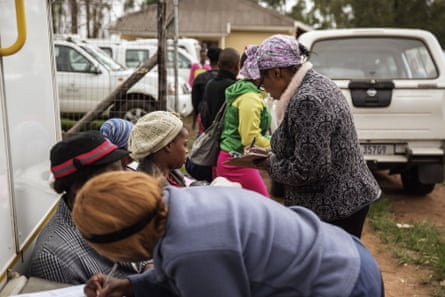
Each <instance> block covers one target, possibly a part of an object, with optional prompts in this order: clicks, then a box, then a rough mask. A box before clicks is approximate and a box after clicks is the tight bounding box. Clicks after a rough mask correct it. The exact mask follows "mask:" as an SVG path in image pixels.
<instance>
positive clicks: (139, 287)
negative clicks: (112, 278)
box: [128, 269, 178, 297]
mask: <svg viewBox="0 0 445 297" xmlns="http://www.w3.org/2000/svg"><path fill="white" fill-rule="evenodd" d="M128 279H129V280H130V282H131V285H132V286H133V291H134V296H135V297H144V296H150V297H178V295H176V294H174V293H173V292H172V291H171V288H170V287H169V285H168V283H167V282H160V281H158V280H157V279H156V273H155V270H154V269H150V270H147V271H145V272H144V273H140V274H134V275H129V276H128Z"/></svg>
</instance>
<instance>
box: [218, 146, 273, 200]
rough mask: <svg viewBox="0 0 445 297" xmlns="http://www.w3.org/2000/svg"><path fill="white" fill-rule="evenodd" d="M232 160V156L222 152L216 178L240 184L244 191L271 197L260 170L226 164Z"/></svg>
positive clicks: (219, 156)
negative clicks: (220, 177)
mask: <svg viewBox="0 0 445 297" xmlns="http://www.w3.org/2000/svg"><path fill="white" fill-rule="evenodd" d="M230 158H231V156H230V154H229V153H228V152H226V151H224V150H220V152H219V155H218V161H217V164H216V176H223V177H225V178H227V179H228V180H230V181H233V182H238V183H240V184H241V186H242V187H243V188H244V189H248V190H251V191H255V192H258V193H260V194H262V195H264V196H266V197H270V196H269V192H268V191H267V187H266V184H265V183H264V180H263V178H262V177H261V175H260V172H259V170H258V169H255V168H244V167H238V166H233V165H226V164H224V162H225V161H227V160H229V159H230Z"/></svg>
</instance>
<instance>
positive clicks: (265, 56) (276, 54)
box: [240, 34, 304, 79]
mask: <svg viewBox="0 0 445 297" xmlns="http://www.w3.org/2000/svg"><path fill="white" fill-rule="evenodd" d="M247 51H249V52H247ZM247 51H246V54H247V55H248V57H247V60H246V61H245V62H244V65H243V67H242V68H241V70H240V73H241V74H242V75H244V76H246V77H247V76H248V77H251V78H252V79H258V78H260V76H261V75H260V70H263V69H271V68H275V67H289V66H292V65H300V64H302V63H303V61H304V59H303V57H302V55H301V53H300V49H299V44H298V41H297V40H296V39H295V38H294V37H292V36H288V35H281V34H277V35H273V36H271V37H269V38H267V39H265V40H264V41H263V42H262V43H261V44H260V46H258V47H249V48H248V49H247Z"/></svg>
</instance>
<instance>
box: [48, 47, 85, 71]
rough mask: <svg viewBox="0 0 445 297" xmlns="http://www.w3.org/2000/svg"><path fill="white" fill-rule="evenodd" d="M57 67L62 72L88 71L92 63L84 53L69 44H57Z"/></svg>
mask: <svg viewBox="0 0 445 297" xmlns="http://www.w3.org/2000/svg"><path fill="white" fill-rule="evenodd" d="M55 48H56V50H55V54H56V69H57V71H61V72H88V71H90V69H92V66H93V65H92V64H91V63H90V61H88V59H86V58H85V57H84V56H83V55H82V54H80V53H79V52H78V51H76V50H75V49H73V48H71V47H68V46H59V45H56V47H55Z"/></svg>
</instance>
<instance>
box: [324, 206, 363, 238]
mask: <svg viewBox="0 0 445 297" xmlns="http://www.w3.org/2000/svg"><path fill="white" fill-rule="evenodd" d="M368 211H369V205H367V206H365V207H363V208H362V209H360V210H359V211H357V212H355V213H353V214H352V215H350V216H349V217H347V218H343V219H338V220H333V221H328V223H330V224H332V225H336V226H338V227H341V228H343V229H344V230H345V231H346V232H348V233H350V234H352V235H354V236H357V237H358V238H361V236H362V230H363V225H364V223H365V219H366V216H367V215H368Z"/></svg>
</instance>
